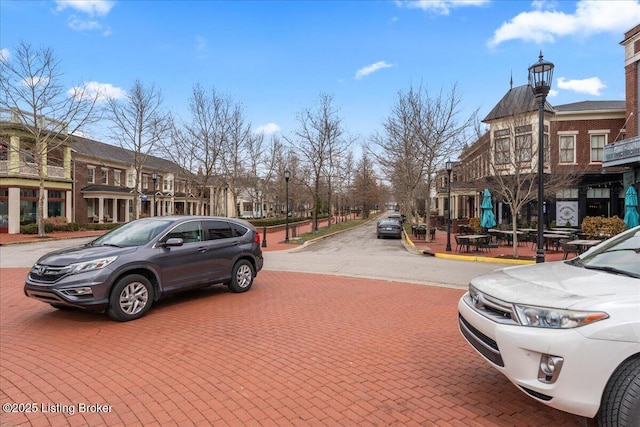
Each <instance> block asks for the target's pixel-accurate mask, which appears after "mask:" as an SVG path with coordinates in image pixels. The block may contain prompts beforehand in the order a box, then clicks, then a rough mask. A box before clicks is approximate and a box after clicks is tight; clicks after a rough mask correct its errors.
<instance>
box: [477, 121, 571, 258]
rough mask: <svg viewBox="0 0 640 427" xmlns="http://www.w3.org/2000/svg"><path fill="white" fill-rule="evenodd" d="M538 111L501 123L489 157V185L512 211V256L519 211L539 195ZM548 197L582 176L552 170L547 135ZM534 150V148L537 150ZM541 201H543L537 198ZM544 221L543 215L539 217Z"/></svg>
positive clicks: (545, 178) (545, 188)
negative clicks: (535, 136) (536, 113)
mask: <svg viewBox="0 0 640 427" xmlns="http://www.w3.org/2000/svg"><path fill="white" fill-rule="evenodd" d="M535 119H536V116H535V115H532V114H526V112H525V113H520V112H515V111H514V113H513V115H510V116H508V118H507V119H505V120H503V121H501V122H500V124H499V129H498V130H497V131H494V135H497V137H494V140H493V141H492V149H491V152H490V153H487V154H488V155H489V156H491V161H489V162H488V163H489V165H490V170H491V175H490V176H489V177H487V179H486V181H487V187H488V188H489V189H491V190H492V191H493V192H494V193H496V194H497V195H498V196H499V197H501V198H502V200H503V202H505V203H506V204H507V205H509V207H510V209H511V213H512V215H513V221H512V224H511V231H512V232H513V239H512V247H513V257H514V258H517V257H518V233H517V227H518V225H517V215H518V213H519V212H521V211H522V209H523V208H524V207H525V206H526V205H527V204H528V203H529V202H532V201H534V200H536V201H537V199H538V193H537V189H538V179H539V177H538V156H537V155H535V154H534V153H536V152H537V148H538V141H537V138H535V141H534V134H535V135H537V133H536V130H537V120H535ZM544 145H545V147H544V150H545V156H544V158H545V168H544V169H545V175H544V177H543V179H544V190H545V197H548V196H552V195H554V194H555V193H556V192H558V191H560V190H563V189H565V188H571V187H573V186H574V185H575V184H576V183H577V182H578V180H579V179H580V175H581V174H580V171H578V170H572V169H570V168H568V169H565V171H564V172H563V173H551V166H550V165H551V162H550V161H549V160H550V156H549V141H548V139H547V138H545V141H544ZM534 150H535V151H534ZM538 203H540V201H538ZM537 220H538V221H543V220H544V219H543V218H538V219H537Z"/></svg>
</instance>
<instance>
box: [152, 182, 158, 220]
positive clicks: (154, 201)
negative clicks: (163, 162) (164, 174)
mask: <svg viewBox="0 0 640 427" xmlns="http://www.w3.org/2000/svg"><path fill="white" fill-rule="evenodd" d="M151 180H152V181H153V216H156V182H158V172H156V171H153V172H152V173H151Z"/></svg>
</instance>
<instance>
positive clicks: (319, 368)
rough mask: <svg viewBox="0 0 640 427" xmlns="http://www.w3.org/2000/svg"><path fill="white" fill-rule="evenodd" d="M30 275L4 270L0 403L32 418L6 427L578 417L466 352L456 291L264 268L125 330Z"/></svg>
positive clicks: (6, 419) (524, 421)
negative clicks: (28, 406)
mask: <svg viewBox="0 0 640 427" xmlns="http://www.w3.org/2000/svg"><path fill="white" fill-rule="evenodd" d="M27 271H28V270H27V269H26V268H18V269H2V270H0V283H1V285H0V307H1V310H0V364H1V370H0V372H1V375H0V401H1V402H2V403H3V404H6V403H16V404H17V403H35V404H36V406H35V409H37V410H38V412H37V413H27V414H25V413H8V412H4V411H3V412H2V413H0V417H1V421H0V424H1V425H3V426H14V425H32V426H44V425H53V426H64V425H70V426H81V425H91V426H100V425H102V426H119V425H127V426H131V425H144V426H154V425H155V426H166V425H176V426H177V425H179V426H185V425H214V426H227V425H228V426H238V425H259V426H276V425H277V426H282V425H299V426H306V425H349V426H351V425H358V426H360V425H365V426H366V425H372V426H373V425H377V426H387V425H402V426H405V425H409V426H410V425H422V426H425V425H426V426H431V425H438V426H469V425H471V426H542V425H553V426H575V425H579V423H580V420H579V419H578V418H577V417H575V416H572V415H569V414H565V413H562V412H560V411H556V410H553V409H550V408H547V407H546V406H544V405H541V404H538V403H537V402H534V401H533V400H531V399H530V398H528V397H526V396H525V395H524V394H522V393H521V392H519V391H518V390H517V389H516V388H515V386H513V385H512V384H511V383H509V382H508V381H507V380H506V379H505V378H504V377H503V376H501V375H500V374H499V373H498V372H497V371H495V370H494V369H493V368H491V367H490V366H488V365H487V364H486V363H485V362H484V361H483V360H481V359H480V358H479V357H478V356H477V355H476V354H475V353H474V352H473V351H472V350H471V349H470V348H469V346H468V345H467V344H466V343H465V342H464V341H463V339H462V338H461V336H460V334H459V333H458V331H457V326H456V325H457V323H456V322H457V320H456V314H457V312H456V303H457V300H458V298H459V297H460V296H461V295H462V291H460V290H454V289H447V288H442V287H430V286H420V285H411V284H403V283H393V282H385V281H376V280H368V279H352V278H344V277H340V278H337V277H331V276H323V275H315V274H302V273H279V272H271V271H263V272H261V273H260V275H259V276H258V278H257V280H256V283H255V285H254V288H253V289H252V290H251V291H250V292H247V293H245V294H231V293H228V292H227V291H226V288H224V287H213V288H210V289H207V290H202V291H195V292H191V293H188V294H183V295H180V296H177V297H174V298H171V299H166V300H163V301H161V302H160V303H158V304H156V305H154V307H153V308H152V309H151V311H150V312H149V313H148V314H147V315H146V316H145V317H143V318H142V319H139V320H136V321H133V322H128V323H117V322H114V321H111V320H109V319H108V318H107V317H106V316H104V315H97V314H91V313H86V312H80V311H57V310H54V309H52V308H50V307H49V306H47V305H45V304H42V303H40V302H38V301H34V300H30V299H27V298H26V297H24V295H23V293H22V284H23V280H24V277H25V275H26V273H27ZM84 404H86V405H96V404H99V405H103V406H101V407H96V406H93V407H90V406H89V407H87V406H83V405H84ZM105 405H108V406H105ZM3 408H4V407H3ZM88 409H92V410H94V411H95V410H98V409H102V410H103V411H107V412H86V411H87V410H88ZM43 410H50V411H52V410H58V411H62V412H57V413H56V412H48V413H43V412H42V411H43ZM80 410H83V411H85V412H82V413H80ZM71 411H73V412H74V413H73V414H71Z"/></svg>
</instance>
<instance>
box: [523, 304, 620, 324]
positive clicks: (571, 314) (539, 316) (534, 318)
mask: <svg viewBox="0 0 640 427" xmlns="http://www.w3.org/2000/svg"><path fill="white" fill-rule="evenodd" d="M515 309H516V313H517V314H518V320H519V321H520V324H521V325H524V326H533V327H536V328H551V329H571V328H577V327H579V326H584V325H588V324H590V323H593V322H597V321H598V320H603V319H606V318H608V317H609V315H608V314H607V313H605V312H602V311H574V310H561V309H558V308H544V307H534V306H530V305H520V304H515Z"/></svg>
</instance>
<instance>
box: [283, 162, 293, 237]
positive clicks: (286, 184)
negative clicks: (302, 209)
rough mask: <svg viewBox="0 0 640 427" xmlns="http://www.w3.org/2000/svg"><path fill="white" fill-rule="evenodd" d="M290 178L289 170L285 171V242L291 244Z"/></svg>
mask: <svg viewBox="0 0 640 427" xmlns="http://www.w3.org/2000/svg"><path fill="white" fill-rule="evenodd" d="M289 178H291V172H289V169H287V170H285V171H284V182H285V185H284V188H285V190H284V194H285V196H284V197H285V199H286V202H285V208H284V242H285V243H289Z"/></svg>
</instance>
